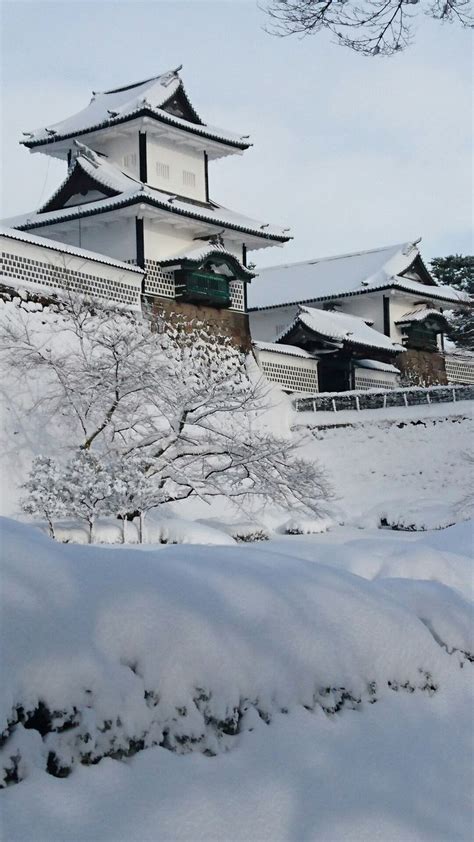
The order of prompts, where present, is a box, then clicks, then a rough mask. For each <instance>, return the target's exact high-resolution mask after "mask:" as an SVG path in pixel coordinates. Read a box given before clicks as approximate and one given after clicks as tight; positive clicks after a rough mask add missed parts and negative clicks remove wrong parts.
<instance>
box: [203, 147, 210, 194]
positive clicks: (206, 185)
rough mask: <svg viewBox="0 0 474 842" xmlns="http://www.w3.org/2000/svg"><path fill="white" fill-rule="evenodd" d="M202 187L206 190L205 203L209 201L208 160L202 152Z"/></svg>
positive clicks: (205, 153)
mask: <svg viewBox="0 0 474 842" xmlns="http://www.w3.org/2000/svg"><path fill="white" fill-rule="evenodd" d="M204 185H205V190H206V202H208V201H209V158H208V155H207V152H204Z"/></svg>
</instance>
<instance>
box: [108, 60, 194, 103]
mask: <svg viewBox="0 0 474 842" xmlns="http://www.w3.org/2000/svg"><path fill="white" fill-rule="evenodd" d="M182 67H183V65H182V64H180V65H178V67H175V68H174V69H173V70H165V72H164V73H159V74H158V76H150V78H149V79H142V80H141V81H140V82H130V84H128V85H122V87H120V88H111V89H110V90H109V91H92V95H93V96H106V95H107V94H120V93H122V92H123V91H131V90H132V89H133V88H139V87H140V86H141V85H146V84H147V82H155V81H157V80H158V79H161V78H162V77H163V76H169V77H170V81H171V79H172V77H173V76H178V73H179V71H180V70H181V69H182Z"/></svg>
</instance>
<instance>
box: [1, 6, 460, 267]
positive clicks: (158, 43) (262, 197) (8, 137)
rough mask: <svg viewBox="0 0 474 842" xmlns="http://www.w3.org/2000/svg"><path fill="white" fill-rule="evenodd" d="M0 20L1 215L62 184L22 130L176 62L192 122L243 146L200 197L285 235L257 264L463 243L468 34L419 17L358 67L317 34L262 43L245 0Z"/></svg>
mask: <svg viewBox="0 0 474 842" xmlns="http://www.w3.org/2000/svg"><path fill="white" fill-rule="evenodd" d="M2 13H3V14H2V17H3V27H2V28H3V50H2V55H3V58H2V77H3V91H4V93H3V100H2V112H3V115H2V116H3V119H2V125H3V150H2V151H3V154H2V158H3V170H2V194H3V208H2V215H3V216H12V215H14V214H18V213H23V212H26V211H29V210H32V209H34V208H36V207H37V206H38V204H39V202H40V200H44V199H45V198H46V197H47V195H48V194H50V193H51V192H52V191H53V190H54V188H55V187H56V185H57V184H58V183H59V182H60V181H61V179H62V178H63V177H64V174H65V172H64V165H62V164H61V163H59V162H55V161H51V163H49V164H48V160H49V159H48V158H47V157H46V156H43V155H39V154H36V155H31V154H29V153H28V152H27V151H26V150H25V149H23V148H22V147H19V146H18V139H19V137H20V133H21V131H22V130H28V129H32V128H35V127H37V126H43V125H47V124H50V123H52V122H55V121H57V120H60V119H62V118H64V117H66V116H68V115H69V114H72V113H74V112H75V111H78V110H79V109H80V108H82V107H83V106H84V105H86V104H87V102H88V101H89V98H90V93H91V90H92V89H96V90H101V89H105V88H108V87H113V86H117V85H119V84H122V83H127V82H133V81H136V80H139V79H142V78H147V77H150V76H153V75H155V74H158V73H159V72H161V71H163V70H166V69H168V68H171V67H175V66H176V65H178V64H181V63H182V64H183V65H184V68H183V71H182V76H183V79H184V83H185V86H186V89H187V91H188V93H189V95H190V98H191V100H192V102H193V104H194V105H195V107H196V109H197V111H198V112H199V113H200V114H201V116H202V117H203V119H204V120H206V121H208V122H211V123H214V124H216V125H220V126H222V127H225V128H228V129H229V130H235V131H238V132H241V133H242V134H250V135H251V136H252V140H253V142H254V144H255V146H254V148H253V149H251V150H249V151H248V152H247V153H245V154H244V155H243V156H242V157H240V156H235V157H233V158H226V159H223V160H222V161H219V162H216V163H214V164H213V166H212V169H211V172H210V185H211V195H212V197H213V198H214V199H216V200H217V201H218V202H221V203H222V204H224V205H226V206H228V207H232V208H234V209H235V210H240V211H242V212H244V213H248V214H249V215H251V216H252V215H253V216H256V217H258V218H261V219H262V220H265V221H271V222H274V223H278V224H282V225H284V226H291V228H292V233H293V235H294V240H293V242H291V243H290V244H288V245H286V246H285V247H284V248H283V249H276V248H273V249H268V250H265V251H261V252H258V253H255V255H256V259H257V262H258V263H259V264H260V265H269V264H272V263H282V262H286V261H292V260H304V259H306V258H311V257H318V256H323V255H326V254H334V253H340V252H346V251H352V250H358V249H367V248H371V247H377V246H380V245H384V244H388V243H396V242H401V241H404V240H407V239H414V238H416V237H418V236H420V235H421V236H423V241H422V252H423V254H424V256H425V257H426V258H429V257H431V256H433V255H439V254H447V253H452V252H467V251H470V250H471V249H472V241H471V237H470V229H471V225H472V199H471V196H472V133H471V128H470V126H471V108H472V78H471V66H470V48H471V36H470V34H469V33H468V32H466V31H462V30H460V29H458V28H455V27H453V26H443V25H440V24H436V23H434V22H432V21H430V20H429V19H427V18H425V19H423V20H422V21H421V22H420V24H419V27H418V34H417V38H416V42H415V44H414V45H413V46H412V47H411V48H410V49H409V50H407V51H405V52H404V53H402V54H401V55H398V56H395V57H393V58H391V59H387V58H385V59H384V58H378V59H375V58H373V59H368V58H364V57H362V56H359V55H356V54H354V53H351V52H350V51H348V50H346V49H343V48H341V47H338V46H336V45H335V44H332V43H331V41H330V39H329V37H328V36H326V35H325V34H323V35H319V36H314V37H312V38H306V39H303V40H299V39H296V38H286V39H277V38H274V37H271V36H269V35H268V34H266V33H265V32H264V31H263V25H264V23H265V17H264V15H263V13H262V12H261V11H260V10H259V9H258V7H257V3H256V2H254V0H232V2H231V0H186V2H184V1H183V2H181V0H171V1H170V2H160V1H159V0H154V2H141V0H128V2H114V0H110V2H107V0H105V1H104V0H94V2H89V0H62V2H42V0H36V2H22V0H15V2H5V3H3V5H2ZM255 255H254V257H255Z"/></svg>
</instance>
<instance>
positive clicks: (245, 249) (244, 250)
mask: <svg viewBox="0 0 474 842" xmlns="http://www.w3.org/2000/svg"><path fill="white" fill-rule="evenodd" d="M242 263H243V265H244V266H247V246H246V245H245V243H242Z"/></svg>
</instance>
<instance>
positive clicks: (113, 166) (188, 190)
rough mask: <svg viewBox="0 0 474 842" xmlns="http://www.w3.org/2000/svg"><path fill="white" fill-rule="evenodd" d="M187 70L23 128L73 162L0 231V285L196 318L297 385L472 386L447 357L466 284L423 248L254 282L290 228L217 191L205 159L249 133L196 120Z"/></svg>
mask: <svg viewBox="0 0 474 842" xmlns="http://www.w3.org/2000/svg"><path fill="white" fill-rule="evenodd" d="M180 70H181V68H180V67H179V68H177V69H175V70H171V71H168V72H167V73H163V74H161V75H159V76H156V77H153V78H151V79H147V80H145V81H142V82H137V83H132V84H129V85H126V86H124V87H121V88H115V89H113V90H108V91H103V92H101V93H96V92H94V93H93V94H92V99H91V101H90V103H89V105H87V106H86V108H84V109H83V110H82V111H80V112H79V113H78V114H75V115H74V116H72V117H69V118H67V119H66V120H63V121H62V122H60V123H56V124H54V125H51V126H45V127H43V128H40V129H37V130H35V131H32V132H25V133H24V136H23V140H22V141H21V142H22V143H23V145H24V146H25V147H26V148H27V149H29V150H30V151H31V152H41V153H43V154H45V155H50V156H53V157H55V158H59V159H61V160H63V161H64V165H65V169H66V171H67V172H66V177H65V179H64V181H63V182H62V184H61V185H60V186H59V187H58V189H57V190H56V191H55V193H54V194H53V195H52V196H50V197H49V199H48V200H47V201H46V202H45V203H44V204H43V205H42V206H41V207H40V208H39V209H38V210H35V211H31V212H29V213H27V214H25V215H23V216H21V217H16V218H15V219H13V220H9V221H8V226H9V227H8V228H7V229H3V230H2V232H0V236H1V239H2V268H1V274H2V279H1V284H0V286H2V287H3V289H4V290H5V289H6V290H7V293H8V289H9V288H10V287H12V288H16V289H18V287H19V286H21V287H22V288H25V289H27V290H29V294H32V295H38V294H39V295H40V296H43V297H44V298H47V297H48V296H51V295H55V294H57V293H58V292H59V291H60V290H64V289H65V288H67V289H70V290H76V291H82V292H85V293H87V294H89V295H91V296H92V297H97V298H101V299H105V300H107V301H111V302H114V303H118V304H121V305H124V306H127V307H130V308H132V309H141V308H142V307H143V306H144V305H145V307H146V308H147V309H150V308H151V309H152V310H153V311H154V312H156V313H160V314H161V315H163V316H164V318H168V319H173V318H175V316H176V315H178V316H179V317H183V316H184V317H185V318H186V319H188V320H192V319H195V318H196V319H199V320H201V321H205V322H206V323H207V324H208V326H209V327H211V328H212V329H213V330H215V331H216V332H217V333H219V334H225V335H227V336H230V337H231V338H232V340H233V341H234V342H235V343H236V344H237V345H238V346H239V347H241V348H243V349H245V350H249V349H250V347H251V337H252V339H253V348H254V352H255V355H256V357H257V360H258V362H259V364H260V366H261V368H262V369H263V371H264V372H265V374H266V375H267V377H268V379H269V380H271V381H272V382H274V383H277V384H279V385H280V386H281V387H282V388H283V389H285V390H286V391H288V392H314V391H318V389H320V390H325V391H336V390H345V389H353V388H367V387H370V386H383V387H385V388H386V387H391V386H392V387H393V386H394V385H396V384H397V382H398V380H399V374H400V370H406V369H407V368H408V369H410V370H411V371H413V370H417V371H418V373H419V379H420V382H446V379H448V380H451V381H452V382H456V380H458V381H459V380H461V382H474V373H473V367H472V364H470V369H469V371H470V373H469V372H468V373H467V374H466V372H465V371H464V370H463V369H462V366H463V364H462V363H460V362H459V360H458V361H457V362H456V365H457V368H456V366H455V367H454V368H453V367H452V366H451V370H448V369H449V365H448V358H447V357H445V356H444V355H443V353H442V351H443V340H442V337H443V332H444V331H445V329H446V326H447V324H446V319H445V317H444V315H443V309H446V308H449V309H451V308H452V307H453V306H456V305H459V304H460V303H462V301H463V298H462V294H461V293H459V292H458V291H456V290H453V289H450V288H449V287H442V286H440V285H439V284H437V283H436V281H435V280H434V279H433V278H432V277H431V275H430V273H429V271H428V270H427V268H426V266H425V265H424V264H423V261H422V259H421V256H420V253H419V251H418V247H417V243H404V244H401V245H397V246H393V247H388V248H381V249H375V250H373V251H370V252H360V253H357V254H349V255H342V256H340V257H333V258H326V259H322V260H310V261H305V262H304V263H297V264H293V265H291V264H288V265H279V266H275V267H272V268H269V269H263V270H261V271H260V272H259V274H258V277H255V272H254V271H252V269H251V268H250V266H249V265H248V264H247V255H248V253H249V252H257V251H258V250H259V249H262V248H267V247H269V246H281V245H283V244H284V243H285V242H287V241H288V240H289V239H290V237H289V235H288V230H289V229H288V228H279V227H277V226H275V225H272V224H270V223H269V222H268V221H266V220H264V221H257V220H255V219H252V218H250V217H247V216H244V215H242V214H240V213H236V212H234V211H231V210H229V209H227V208H225V207H223V206H222V205H219V204H217V202H215V201H214V200H213V198H211V193H210V170H211V168H212V162H213V161H214V160H215V159H218V158H222V157H225V156H227V155H242V154H243V152H245V150H246V149H248V148H249V146H250V145H251V144H250V142H249V138H248V136H246V135H238V134H232V133H230V132H228V131H224V130H222V129H218V128H216V127H214V126H210V125H208V124H207V123H205V122H204V121H203V120H202V119H201V117H200V116H199V114H198V113H197V111H196V110H195V108H194V106H193V105H192V104H191V101H190V99H189V97H188V95H187V93H186V91H185V88H184V86H183V82H182V79H181V77H180V73H179V71H180ZM252 265H253V264H252ZM254 278H255V280H253V279H254ZM251 281H253V283H251ZM247 290H249V292H248V293H247ZM249 314H250V328H249ZM466 378H467V379H466Z"/></svg>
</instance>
